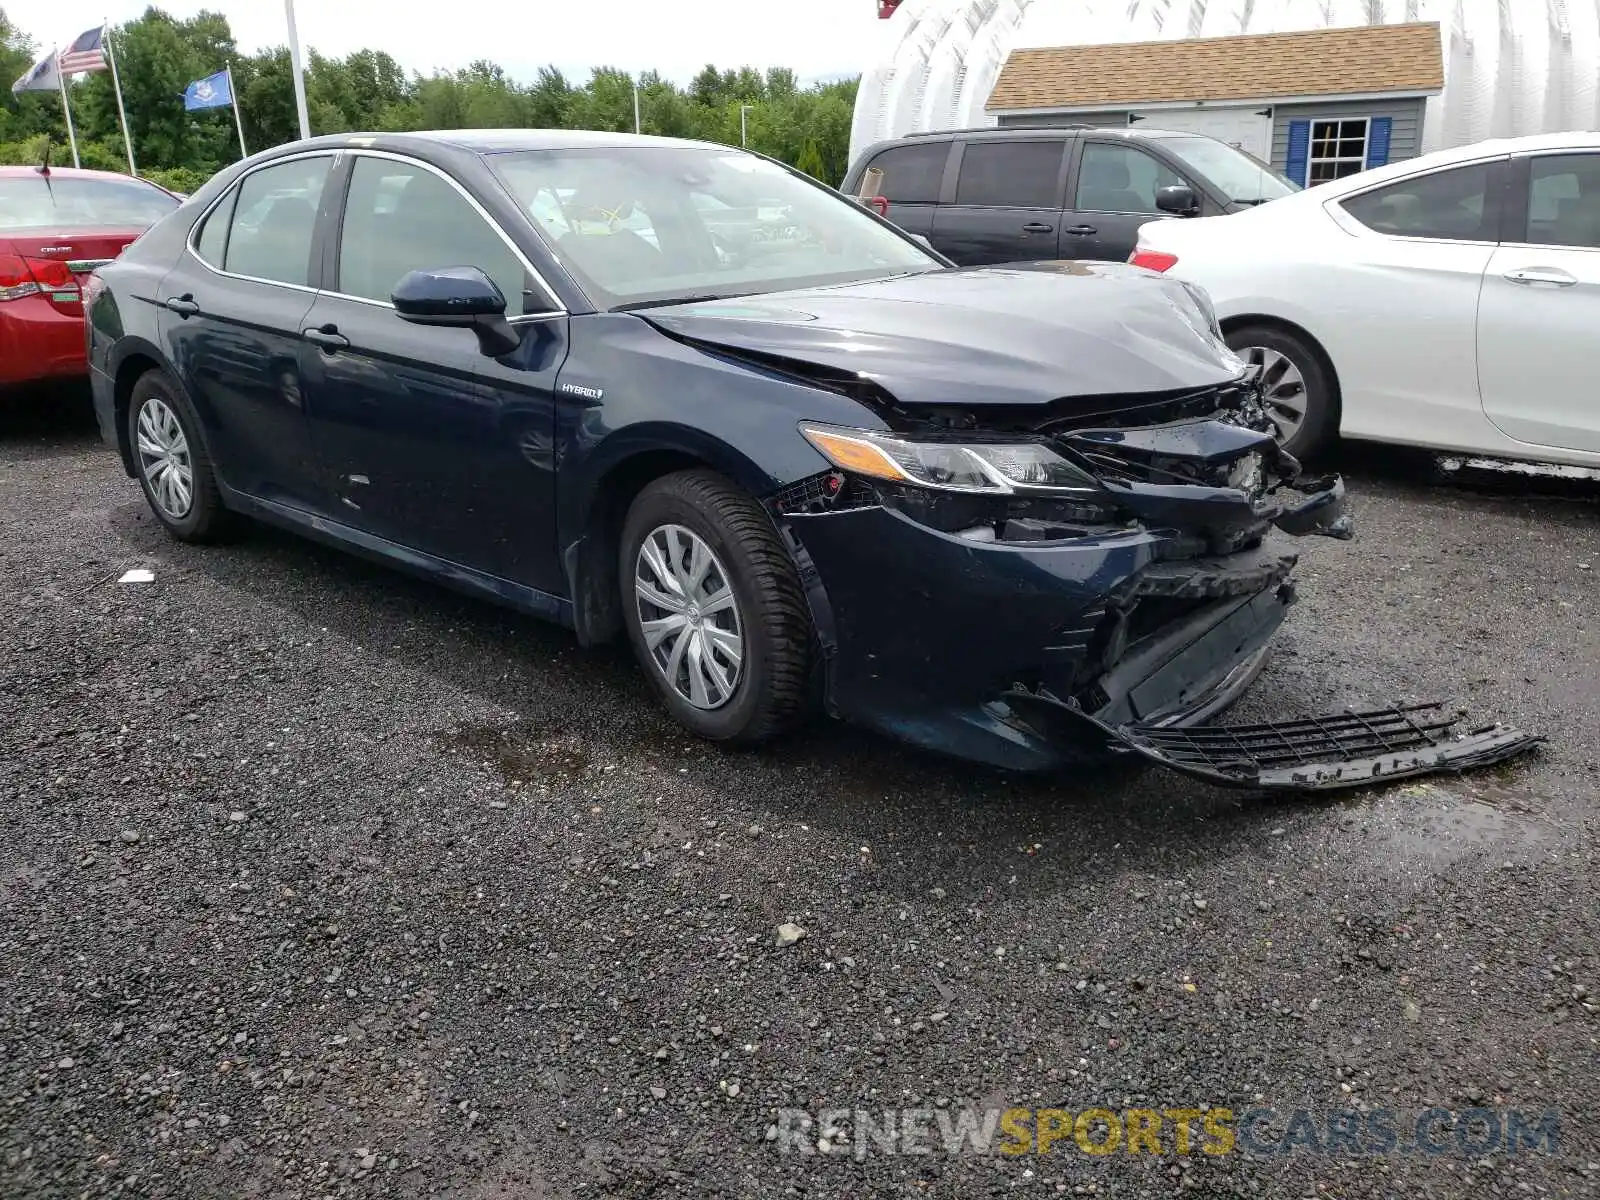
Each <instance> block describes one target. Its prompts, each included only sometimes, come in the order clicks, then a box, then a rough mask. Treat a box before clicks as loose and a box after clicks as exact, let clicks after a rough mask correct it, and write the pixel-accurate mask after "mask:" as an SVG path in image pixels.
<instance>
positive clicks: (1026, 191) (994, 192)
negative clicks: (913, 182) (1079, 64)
mask: <svg viewBox="0 0 1600 1200" xmlns="http://www.w3.org/2000/svg"><path fill="white" fill-rule="evenodd" d="M1065 149H1066V143H1065V142H1064V141H1061V140H1059V139H1058V140H1055V141H1008V142H968V143H967V145H966V150H965V152H964V153H963V154H962V156H961V175H960V177H959V178H958V179H957V180H956V203H957V204H978V205H983V206H985V207H988V208H1058V207H1060V201H1059V200H1058V199H1057V196H1058V193H1057V191H1056V185H1057V181H1058V180H1059V179H1060V177H1061V155H1062V153H1063V152H1064V151H1065ZM890 199H893V197H892V196H891V197H890Z"/></svg>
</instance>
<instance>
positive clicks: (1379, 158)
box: [1367, 117, 1394, 168]
mask: <svg viewBox="0 0 1600 1200" xmlns="http://www.w3.org/2000/svg"><path fill="white" fill-rule="evenodd" d="M1393 128H1394V118H1393V117H1373V118H1372V126H1371V128H1369V129H1368V130H1367V166H1368V168H1372V167H1381V166H1383V164H1384V163H1386V162H1388V161H1389V132H1390V130H1392V129H1393Z"/></svg>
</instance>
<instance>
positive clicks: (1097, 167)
mask: <svg viewBox="0 0 1600 1200" xmlns="http://www.w3.org/2000/svg"><path fill="white" fill-rule="evenodd" d="M1183 182H1184V181H1183V180H1182V179H1180V178H1179V177H1178V175H1177V174H1176V173H1175V172H1173V171H1171V170H1169V169H1168V168H1167V167H1166V166H1164V165H1163V164H1161V163H1159V162H1157V161H1156V160H1155V159H1153V158H1151V157H1150V156H1149V155H1148V154H1146V153H1145V152H1144V151H1142V150H1135V149H1134V148H1133V147H1132V146H1112V145H1108V144H1107V143H1105V142H1090V143H1088V144H1087V145H1086V146H1084V148H1083V162H1082V164H1081V165H1080V166H1079V167H1078V193H1077V201H1076V204H1075V206H1074V207H1076V208H1077V210H1078V211H1079V212H1108V213H1150V214H1152V215H1159V214H1160V212H1161V210H1160V209H1159V208H1157V207H1156V192H1158V191H1159V190H1160V189H1162V188H1164V187H1170V186H1172V185H1174V184H1181V183H1183Z"/></svg>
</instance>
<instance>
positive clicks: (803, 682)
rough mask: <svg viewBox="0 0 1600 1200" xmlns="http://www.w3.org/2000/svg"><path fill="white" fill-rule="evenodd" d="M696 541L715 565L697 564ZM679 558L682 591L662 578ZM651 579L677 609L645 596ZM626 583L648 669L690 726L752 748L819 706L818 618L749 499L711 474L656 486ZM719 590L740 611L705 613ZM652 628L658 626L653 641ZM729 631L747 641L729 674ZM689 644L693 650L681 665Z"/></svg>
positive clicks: (630, 615)
mask: <svg viewBox="0 0 1600 1200" xmlns="http://www.w3.org/2000/svg"><path fill="white" fill-rule="evenodd" d="M686 535H687V536H686ZM696 539H697V540H698V542H699V544H700V548H701V549H702V550H703V551H705V552H706V553H708V554H709V555H710V559H711V561H710V562H709V563H707V562H706V560H705V559H704V558H698V559H697V558H695V557H694V555H695V554H696V553H697V551H696V548H695V544H694V543H695V540H696ZM647 544H648V546H649V549H650V552H649V554H648V555H647V554H646V553H645V551H646V546H647ZM674 550H676V551H677V552H678V559H677V564H676V567H677V570H678V571H679V572H681V574H680V575H678V576H675V578H676V579H677V584H676V586H677V587H678V589H679V590H678V591H677V592H673V591H672V590H671V589H670V588H669V587H668V586H666V585H665V584H663V582H662V580H663V575H662V570H661V568H662V567H663V566H665V567H666V568H667V570H669V571H671V570H672V569H673V567H672V566H671V565H670V564H668V562H667V559H668V556H669V555H670V554H671V553H673V552H674ZM696 565H703V566H704V570H703V573H702V574H703V578H702V581H701V582H700V583H699V584H698V585H693V583H692V580H693V576H694V574H695V571H694V568H695V566H696ZM641 573H642V574H643V576H644V578H645V579H646V581H647V582H648V583H649V584H650V585H651V586H652V588H653V589H654V591H653V594H655V595H656V596H657V597H658V598H661V599H663V600H666V601H671V602H672V603H671V604H670V605H665V604H663V605H657V604H653V603H652V602H651V601H650V600H648V599H646V598H644V597H643V596H642V595H641V594H640V592H639V590H638V581H639V578H640V576H641ZM618 580H619V583H620V586H621V592H622V596H621V599H622V611H623V620H624V621H625V622H626V624H627V627H628V639H629V641H631V642H632V643H633V650H634V654H635V655H636V656H637V658H638V660H639V665H640V668H641V669H642V670H643V671H644V673H645V675H646V676H648V677H649V679H650V682H651V684H652V686H653V687H654V688H655V690H656V692H657V694H658V695H659V696H660V697H661V700H662V703H663V704H665V705H666V708H667V711H668V712H670V713H671V714H672V716H673V718H674V719H675V720H677V721H678V722H679V723H680V724H682V725H683V726H684V727H685V728H687V729H689V730H691V731H693V732H694V733H697V734H699V735H700V736H701V737H704V738H708V739H710V740H712V741H717V742H725V743H729V744H732V745H742V746H750V745H757V744H759V743H761V742H765V741H768V740H770V739H771V738H773V737H775V736H777V735H778V734H780V733H783V732H785V731H786V730H788V729H790V728H792V727H793V726H794V725H796V724H798V723H799V722H800V721H801V720H802V719H804V717H805V715H806V713H807V711H808V709H809V707H810V704H809V701H810V687H809V683H810V679H809V667H810V661H811V657H812V655H811V646H812V633H813V631H812V625H811V616H810V612H809V610H808V609H807V607H806V602H805V595H804V593H803V591H802V590H801V586H800V578H799V575H798V574H797V572H796V571H795V567H794V561H793V559H792V558H791V557H790V555H789V552H788V550H787V549H786V548H785V547H784V545H783V542H782V540H781V539H780V538H779V536H778V531H777V529H776V528H775V527H774V526H773V523H772V520H771V518H770V517H769V516H768V515H767V513H766V510H765V509H763V508H762V507H761V505H760V504H758V503H757V502H756V500H755V498H754V497H752V496H751V495H750V494H749V493H747V492H745V491H743V490H742V489H741V488H739V487H737V486H736V485H735V484H734V483H732V482H731V481H730V480H728V479H726V478H725V477H723V476H721V475H718V474H716V473H714V472H712V471H705V470H690V471H680V472H677V473H676V474H672V475H667V476H664V477H662V478H661V479H658V480H656V481H654V482H653V483H651V484H649V485H648V486H647V487H645V489H644V490H643V491H642V492H640V493H639V495H638V497H637V498H636V499H635V500H634V502H633V505H632V507H631V508H629V510H628V516H627V519H626V520H625V521H624V522H623V528H622V541H621V546H620V554H619V558H618ZM721 584H726V585H727V588H728V589H729V591H730V592H731V596H732V605H731V611H730V607H728V606H722V607H717V608H715V609H713V608H709V607H708V608H707V609H706V611H705V612H703V613H702V612H701V611H700V607H699V606H700V603H701V602H702V601H703V600H708V601H710V602H711V603H718V600H717V597H718V595H719V594H720V593H721V592H722V586H721ZM680 597H683V598H680ZM678 617H682V621H681V622H677V621H676V618H678ZM647 621H651V622H655V623H656V624H654V625H653V626H652V629H651V633H650V634H649V635H647V632H646V627H645V623H646V622H647ZM730 628H732V629H734V630H736V631H737V635H736V636H737V640H738V643H739V656H738V657H739V661H738V668H737V672H736V673H733V672H731V671H730V670H729V668H730V659H729V657H728V654H727V647H728V645H729V643H730V638H729V636H728V635H729V630H730ZM651 635H653V636H655V637H656V638H657V641H656V643H655V645H654V646H652V645H651V643H650V640H649V639H650V636H651ZM696 638H698V639H699V651H698V654H699V660H700V661H707V662H709V664H710V666H709V669H707V670H702V671H700V672H698V674H699V675H700V682H699V686H698V692H697V690H696V684H695V682H694V679H693V676H694V675H695V674H696V672H695V671H693V669H692V668H693V662H694V661H695V658H696V649H695V644H694V643H695V640H696ZM679 643H681V644H682V646H683V649H682V650H681V652H680V653H679V654H678V657H676V658H674V657H673V652H674V651H675V650H677V648H678V645H679ZM663 659H665V660H666V662H663V661H662V660H663ZM674 663H676V664H677V666H676V670H675V672H674V675H673V676H672V677H671V678H669V675H668V667H670V666H672V665H673V664H674ZM719 680H720V683H721V684H726V685H729V686H727V688H726V696H725V698H720V697H719V696H718V694H717V688H718V686H719Z"/></svg>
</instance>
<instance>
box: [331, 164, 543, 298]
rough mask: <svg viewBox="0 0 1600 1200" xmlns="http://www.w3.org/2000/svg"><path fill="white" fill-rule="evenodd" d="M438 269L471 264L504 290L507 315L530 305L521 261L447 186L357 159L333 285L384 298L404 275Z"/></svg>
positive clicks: (406, 168) (409, 169)
mask: <svg viewBox="0 0 1600 1200" xmlns="http://www.w3.org/2000/svg"><path fill="white" fill-rule="evenodd" d="M437 267H477V268H478V269H479V270H480V271H482V272H483V273H484V274H485V275H487V276H488V277H489V278H490V279H492V280H494V282H495V284H496V285H497V286H498V287H499V288H500V291H501V293H502V294H503V295H504V296H505V298H506V316H508V317H516V316H521V315H522V314H524V313H526V312H528V311H530V307H529V303H528V300H529V297H528V294H527V293H528V290H529V288H530V281H529V279H528V278H527V272H526V270H525V269H524V267H523V265H522V262H521V260H520V259H519V258H518V257H517V255H516V253H515V251H513V250H512V249H511V247H510V246H508V245H507V244H506V242H505V239H504V238H502V237H501V236H500V235H499V234H498V233H496V232H495V230H494V229H493V228H492V227H491V226H490V225H489V223H488V222H487V221H485V220H484V219H483V217H482V216H480V215H479V213H478V211H477V210H476V209H475V208H473V206H472V205H471V204H469V203H468V202H467V199H466V197H465V196H463V195H462V194H461V193H460V192H459V191H457V190H456V188H455V186H454V185H453V184H450V183H448V182H446V181H445V180H444V179H441V178H440V177H439V176H438V175H435V174H434V173H433V172H432V171H429V170H428V169H426V168H425V167H420V166H417V165H415V164H412V163H404V162H397V161H395V160H393V159H387V158H372V157H361V158H357V159H356V161H355V165H354V168H353V169H352V170H351V173H350V193H349V196H348V198H347V199H346V201H345V214H344V225H343V227H342V229H341V230H340V234H339V276H338V283H337V286H336V290H337V291H338V292H339V293H340V294H342V295H346V296H355V297H359V298H361V299H364V300H376V301H381V302H383V303H388V302H389V296H390V293H392V292H393V291H394V287H395V285H396V284H397V283H399V282H400V280H401V279H402V278H403V277H404V276H406V275H407V274H409V273H410V272H412V271H424V270H430V269H433V268H437Z"/></svg>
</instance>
